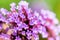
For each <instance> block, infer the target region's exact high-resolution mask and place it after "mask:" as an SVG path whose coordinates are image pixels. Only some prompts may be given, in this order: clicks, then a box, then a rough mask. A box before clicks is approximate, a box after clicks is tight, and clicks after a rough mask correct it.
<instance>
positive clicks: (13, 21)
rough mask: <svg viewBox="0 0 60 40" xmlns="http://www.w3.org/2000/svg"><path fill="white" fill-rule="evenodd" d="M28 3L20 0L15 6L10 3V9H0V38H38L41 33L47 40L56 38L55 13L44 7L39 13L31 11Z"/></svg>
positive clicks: (17, 39) (18, 39) (35, 39)
mask: <svg viewBox="0 0 60 40" xmlns="http://www.w3.org/2000/svg"><path fill="white" fill-rule="evenodd" d="M28 5H29V3H27V2H26V1H20V2H19V3H18V5H17V6H16V4H15V3H12V4H10V6H11V8H10V9H11V11H8V10H6V9H4V8H1V9H0V39H1V40H39V34H41V35H42V38H47V40H58V38H57V34H58V33H56V30H55V29H56V28H55V27H56V26H58V24H59V22H58V20H57V19H56V15H55V14H54V13H53V12H51V11H49V10H44V9H41V10H40V13H38V12H37V11H32V10H31V8H28ZM54 30H55V31H54Z"/></svg>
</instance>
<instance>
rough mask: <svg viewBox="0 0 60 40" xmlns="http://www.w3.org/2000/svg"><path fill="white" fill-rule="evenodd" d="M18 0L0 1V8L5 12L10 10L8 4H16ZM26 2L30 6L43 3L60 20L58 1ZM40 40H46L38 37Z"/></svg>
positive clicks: (59, 4)
mask: <svg viewBox="0 0 60 40" xmlns="http://www.w3.org/2000/svg"><path fill="white" fill-rule="evenodd" d="M19 1H20V0H0V8H5V9H7V10H10V3H12V2H15V3H16V4H18V2H19ZM26 1H28V2H29V3H30V4H29V5H31V4H33V2H37V3H38V2H43V1H44V2H45V3H46V4H47V6H48V8H49V9H50V10H52V11H53V12H55V13H56V15H57V18H58V19H59V20H60V0H43V1H42V0H26ZM40 40H46V39H42V37H41V36H40Z"/></svg>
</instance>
